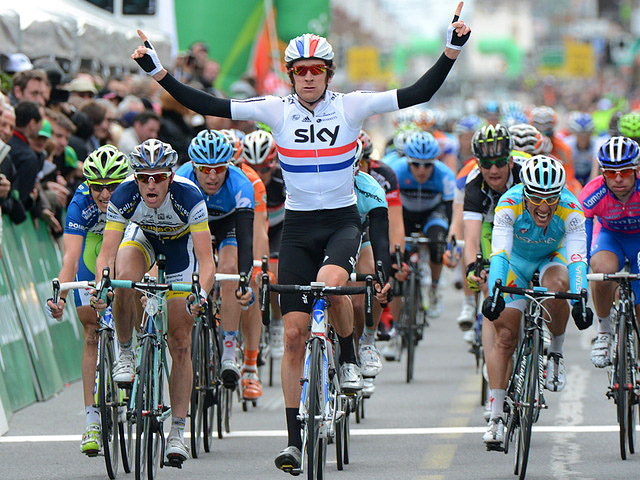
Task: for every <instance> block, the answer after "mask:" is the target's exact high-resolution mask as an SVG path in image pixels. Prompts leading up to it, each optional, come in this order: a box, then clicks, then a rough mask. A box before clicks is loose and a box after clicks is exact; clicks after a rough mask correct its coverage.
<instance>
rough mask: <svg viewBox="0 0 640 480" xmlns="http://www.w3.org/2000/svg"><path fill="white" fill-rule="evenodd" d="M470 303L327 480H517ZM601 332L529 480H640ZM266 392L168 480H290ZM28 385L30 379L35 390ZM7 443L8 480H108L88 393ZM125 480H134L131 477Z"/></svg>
mask: <svg viewBox="0 0 640 480" xmlns="http://www.w3.org/2000/svg"><path fill="white" fill-rule="evenodd" d="M461 298H462V297H461V294H460V293H459V292H457V291H455V290H454V289H453V288H452V287H448V288H446V290H445V295H444V302H445V309H444V311H445V313H444V314H443V315H442V317H441V318H439V319H436V320H433V321H432V322H431V326H430V327H429V328H428V330H427V331H426V338H425V339H424V340H423V341H422V342H421V344H420V345H419V347H418V351H417V357H416V360H417V366H416V372H415V378H414V381H413V383H412V384H409V385H408V384H406V383H405V382H404V366H405V364H404V359H403V362H401V363H399V362H386V363H385V365H384V370H383V372H382V373H381V374H380V375H379V377H378V379H377V383H376V385H377V389H376V393H375V395H374V396H373V397H372V398H371V399H370V400H368V401H367V402H366V404H365V418H364V419H363V420H362V421H361V423H360V424H356V423H355V421H354V419H352V424H351V428H352V430H351V431H352V442H351V463H350V464H349V465H347V466H345V469H344V471H342V472H338V471H337V470H336V467H335V451H333V450H332V446H329V452H330V453H329V457H328V465H327V478H329V479H332V478H336V479H337V478H341V479H343V480H351V479H388V478H403V479H404V478H407V479H416V480H418V479H419V480H427V479H430V480H436V479H510V478H514V477H513V475H512V464H513V457H512V455H511V454H509V455H508V456H507V455H504V454H502V453H498V452H486V451H485V448H484V445H483V443H482V439H481V437H482V433H483V431H484V428H485V422H484V420H483V418H482V407H481V406H480V402H479V397H480V375H479V373H477V372H476V371H475V365H474V360H473V357H472V356H471V355H470V354H469V353H468V352H467V349H468V346H467V345H466V344H465V343H464V341H463V339H462V334H461V333H460V332H459V331H458V329H457V326H456V324H455V317H456V316H457V314H458V310H459V306H460V304H461ZM593 336H595V333H594V331H593V330H589V331H587V332H583V333H579V332H578V331H577V329H576V328H575V327H574V326H573V325H571V326H570V328H569V330H568V334H567V340H566V344H565V358H566V360H567V372H568V385H567V388H566V389H565V391H563V392H562V393H558V394H554V393H548V394H547V401H548V403H549V409H548V410H546V411H543V412H542V414H541V417H540V420H539V422H538V424H537V429H536V430H534V434H533V438H532V452H531V457H530V462H529V469H528V474H527V478H529V479H550V478H559V479H566V478H576V479H589V478H593V479H601V478H607V479H610V478H625V479H627V478H638V477H639V476H640V475H639V474H638V472H639V471H640V454H638V455H631V456H630V457H629V459H628V460H626V461H622V460H621V459H620V455H619V446H618V434H617V425H616V416H615V406H614V404H613V402H612V401H610V400H607V399H606V397H605V395H604V393H605V390H606V384H607V376H606V373H605V371H601V370H596V369H595V368H594V367H592V366H591V363H590V361H589V349H590V340H591V338H592V337H593ZM275 378H276V381H275V384H274V386H272V387H268V386H265V389H264V396H263V398H262V399H261V400H260V402H259V404H258V406H257V407H256V408H252V407H250V408H249V411H248V412H243V411H242V409H241V408H240V406H239V405H237V404H236V408H235V410H234V412H233V419H232V430H233V432H232V434H231V435H229V436H227V437H226V438H224V439H223V440H218V439H215V440H214V446H213V451H212V452H211V453H208V454H204V453H203V454H202V455H201V457H200V458H198V459H197V460H193V459H190V460H189V461H187V462H186V463H185V464H184V467H183V469H182V470H177V469H173V468H165V469H163V470H161V471H160V474H159V478H161V479H164V478H166V479H171V478H181V479H185V478H188V479H200V478H202V479H205V478H206V479H210V478H212V477H214V478H242V479H252V478H255V479H269V478H274V479H283V478H288V477H287V475H286V474H284V473H282V472H280V471H279V470H277V469H276V468H275V467H274V466H273V459H274V457H275V455H276V454H277V453H278V451H279V450H280V449H281V448H283V447H284V446H285V442H286V432H285V423H284V404H283V401H282V394H281V391H280V387H279V384H280V382H279V372H276V373H275ZM26 380H27V379H25V381H26ZM9 426H10V430H9V432H8V433H7V434H6V435H5V436H2V437H0V465H1V466H2V467H1V472H2V473H0V477H2V478H4V479H75V478H78V479H80V478H81V479H102V478H107V475H106V471H105V467H104V459H103V457H97V458H92V459H91V458H87V457H85V456H83V455H82V454H81V453H80V451H79V446H80V438H81V433H82V432H83V430H84V410H83V407H82V396H81V388H80V384H79V382H76V383H74V384H72V385H70V386H68V387H67V388H65V389H64V390H63V391H62V392H61V393H60V394H59V395H57V396H55V397H54V398H52V399H50V400H48V401H47V402H44V403H38V404H35V405H32V406H30V407H27V408H25V409H23V410H21V411H19V412H16V413H15V414H14V415H13V417H12V418H11V420H10V422H9ZM119 478H133V474H128V475H127V474H124V472H123V471H122V468H121V469H120V473H119Z"/></svg>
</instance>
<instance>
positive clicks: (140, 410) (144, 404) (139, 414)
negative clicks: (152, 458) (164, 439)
mask: <svg viewBox="0 0 640 480" xmlns="http://www.w3.org/2000/svg"><path fill="white" fill-rule="evenodd" d="M150 361H151V341H150V340H149V338H145V339H144V340H143V341H142V348H141V351H140V370H139V372H137V375H138V377H137V380H138V382H137V386H136V394H135V395H136V397H135V404H134V405H135V413H134V415H135V423H136V435H135V436H136V440H135V476H136V480H142V479H143V478H144V477H145V474H146V470H147V458H146V457H147V448H146V443H145V442H147V441H148V440H149V428H150V421H149V416H148V415H146V412H148V409H149V406H150V403H151V402H150V399H149V396H150V388H149V385H148V384H149V378H150V377H151V367H150V366H149V363H150Z"/></svg>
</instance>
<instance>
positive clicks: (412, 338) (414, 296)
mask: <svg viewBox="0 0 640 480" xmlns="http://www.w3.org/2000/svg"><path fill="white" fill-rule="evenodd" d="M419 288H420V284H419V283H418V281H417V278H416V275H415V273H412V274H411V277H410V279H409V298H408V299H407V305H408V308H407V309H406V310H405V311H404V313H405V315H404V319H403V320H404V326H405V340H406V343H407V345H406V347H407V372H406V374H407V375H406V379H407V383H411V380H413V364H414V359H415V354H416V329H417V323H416V315H417V314H418V302H419V301H420V292H419V291H418V289H419Z"/></svg>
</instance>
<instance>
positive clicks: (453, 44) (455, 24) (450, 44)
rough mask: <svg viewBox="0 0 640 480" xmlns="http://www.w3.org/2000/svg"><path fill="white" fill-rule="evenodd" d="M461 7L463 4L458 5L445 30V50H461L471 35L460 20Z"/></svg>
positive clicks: (469, 30)
mask: <svg viewBox="0 0 640 480" xmlns="http://www.w3.org/2000/svg"><path fill="white" fill-rule="evenodd" d="M462 5H464V2H460V3H459V4H458V8H456V13H455V14H454V15H453V21H452V22H451V25H449V28H447V48H451V49H452V50H462V46H463V45H464V44H465V43H466V42H467V40H469V36H470V35H471V29H470V28H469V27H468V26H467V25H465V23H464V22H463V21H462V20H460V12H461V11H462Z"/></svg>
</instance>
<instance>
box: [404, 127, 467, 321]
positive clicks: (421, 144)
mask: <svg viewBox="0 0 640 480" xmlns="http://www.w3.org/2000/svg"><path fill="white" fill-rule="evenodd" d="M439 152H440V146H439V144H438V141H437V140H436V139H435V138H434V137H433V135H431V134H430V133H427V132H415V133H412V134H411V135H410V136H409V137H408V138H407V140H406V143H405V145H404V155H405V156H404V159H403V161H402V162H398V163H395V164H394V167H393V169H394V172H395V174H396V176H397V177H398V184H399V188H400V199H401V200H402V215H403V218H404V229H405V232H406V233H407V234H411V233H414V232H419V233H420V234H423V235H424V236H425V237H427V238H429V239H431V240H435V241H439V242H445V243H433V244H429V245H428V248H429V253H430V259H429V266H430V267H431V289H430V290H429V316H430V317H437V316H439V315H440V313H441V312H442V302H441V301H440V294H439V292H438V282H439V281H440V274H441V272H442V265H443V263H442V256H443V254H444V252H445V250H446V240H447V233H448V231H449V224H450V223H451V215H452V211H453V196H454V190H455V184H456V177H455V174H454V173H453V171H452V170H451V169H450V168H449V167H447V166H446V165H445V164H444V163H442V162H440V161H439V160H437V158H438V154H439Z"/></svg>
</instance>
